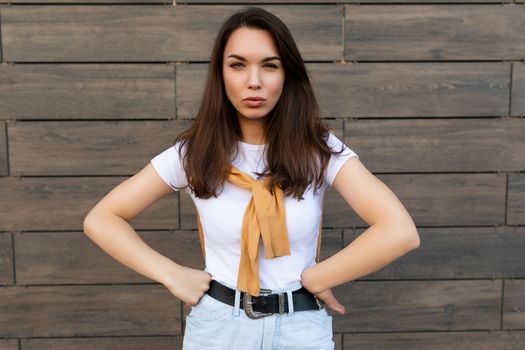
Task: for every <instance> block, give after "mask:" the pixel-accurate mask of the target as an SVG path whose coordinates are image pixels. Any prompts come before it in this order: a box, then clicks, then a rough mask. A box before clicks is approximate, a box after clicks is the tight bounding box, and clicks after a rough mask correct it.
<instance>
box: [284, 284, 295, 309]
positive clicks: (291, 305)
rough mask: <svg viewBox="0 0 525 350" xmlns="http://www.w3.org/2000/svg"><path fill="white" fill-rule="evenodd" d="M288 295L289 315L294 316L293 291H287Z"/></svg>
mask: <svg viewBox="0 0 525 350" xmlns="http://www.w3.org/2000/svg"><path fill="white" fill-rule="evenodd" d="M286 294H287V295H288V314H293V313H294V308H293V295H292V290H291V289H287V290H286Z"/></svg>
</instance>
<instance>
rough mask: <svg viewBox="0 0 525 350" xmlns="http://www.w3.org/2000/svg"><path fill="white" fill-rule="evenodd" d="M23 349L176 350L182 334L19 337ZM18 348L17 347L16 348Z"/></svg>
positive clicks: (179, 345) (179, 347)
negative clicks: (105, 336)
mask: <svg viewBox="0 0 525 350" xmlns="http://www.w3.org/2000/svg"><path fill="white" fill-rule="evenodd" d="M20 344H21V345H22V349H23V350H71V349H74V350H107V349H126V350H143V349H155V350H176V349H182V336H171V337H164V336H163V337H129V338H124V337H115V338H79V337H75V338H47V339H46V338H37V339H21V341H20ZM16 350H18V348H16Z"/></svg>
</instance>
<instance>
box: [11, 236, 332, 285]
mask: <svg viewBox="0 0 525 350" xmlns="http://www.w3.org/2000/svg"><path fill="white" fill-rule="evenodd" d="M137 233H138V234H139V236H140V237H141V238H142V239H143V240H144V242H145V243H146V244H147V245H149V246H151V247H152V248H153V249H155V250H156V251H158V252H159V253H161V254H162V255H164V256H166V257H168V258H169V259H171V260H173V261H175V262H176V263H178V264H181V265H184V266H189V267H191V268H195V269H204V258H203V257H202V252H201V250H200V246H199V236H198V233H197V232H196V231H172V232H169V231H162V232H156V231H139V232H137ZM108 234H109V233H108ZM14 241H15V246H16V247H17V249H16V254H15V259H16V262H17V263H16V278H17V283H18V284H24V285H25V284H42V285H44V284H48V285H52V284H101V283H155V281H153V280H151V279H149V278H146V277H144V276H142V275H141V274H139V273H138V272H135V271H134V270H132V269H130V268H128V267H127V266H125V265H122V264H121V263H120V262H118V261H117V260H115V259H113V258H112V257H111V256H109V255H108V254H106V253H105V252H104V251H102V250H101V249H100V248H99V247H98V246H97V245H96V244H95V243H94V242H92V241H91V239H90V238H89V237H88V236H87V235H85V234H84V233H83V232H31V233H15V236H14ZM339 247H340V245H339ZM79 256H81V257H82V259H78V257H79Z"/></svg>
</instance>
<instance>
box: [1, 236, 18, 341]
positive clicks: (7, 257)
mask: <svg viewBox="0 0 525 350" xmlns="http://www.w3.org/2000/svg"><path fill="white" fill-rule="evenodd" d="M13 271H14V270H13V241H12V238H11V233H8V232H0V285H10V284H14V283H15V281H14V274H13ZM1 349H2V346H1V345H0V350H1Z"/></svg>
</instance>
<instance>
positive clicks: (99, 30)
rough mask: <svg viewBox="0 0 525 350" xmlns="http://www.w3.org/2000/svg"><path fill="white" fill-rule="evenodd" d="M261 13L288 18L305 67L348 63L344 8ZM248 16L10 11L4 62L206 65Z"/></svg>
mask: <svg viewBox="0 0 525 350" xmlns="http://www.w3.org/2000/svg"><path fill="white" fill-rule="evenodd" d="M260 7H263V8H266V9H268V10H270V11H272V12H273V13H274V14H275V15H277V16H278V17H280V18H282V20H283V21H284V22H285V23H286V24H287V26H288V27H289V29H290V31H291V32H292V34H293V35H294V38H295V39H296V41H297V45H298V47H299V49H300V51H301V54H302V55H303V57H304V59H307V60H327V59H328V60H330V59H334V60H338V59H340V58H341V57H342V53H343V51H342V50H343V48H342V45H341V41H342V35H343V33H342V18H343V11H344V9H343V8H342V7H340V6H333V5H311V6H308V5H304V6H301V7H292V6H278V5H274V6H272V5H268V6H260ZM241 8H244V6H238V5H237V6H231V5H216V6H140V5H137V6H119V5H116V6H89V5H88V6H85V5H78V6H66V5H63V6H60V5H57V6H10V7H2V12H1V16H2V18H1V21H2V43H3V50H4V51H3V55H4V61H9V62H66V61H67V62H72V61H82V62H102V61H106V62H107V61H110V62H116V61H119V62H131V61H133V62H137V61H142V62H143V61H148V62H153V61H162V62H166V61H174V60H177V61H189V60H196V61H205V60H209V56H210V53H211V48H212V46H213V40H214V38H215V36H216V34H217V32H218V30H219V29H220V25H221V24H222V22H224V21H225V20H226V19H227V18H228V17H229V16H230V15H232V14H233V13H234V12H236V11H237V10H239V9H241ZM174 28H176V29H174Z"/></svg>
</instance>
